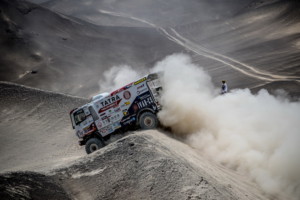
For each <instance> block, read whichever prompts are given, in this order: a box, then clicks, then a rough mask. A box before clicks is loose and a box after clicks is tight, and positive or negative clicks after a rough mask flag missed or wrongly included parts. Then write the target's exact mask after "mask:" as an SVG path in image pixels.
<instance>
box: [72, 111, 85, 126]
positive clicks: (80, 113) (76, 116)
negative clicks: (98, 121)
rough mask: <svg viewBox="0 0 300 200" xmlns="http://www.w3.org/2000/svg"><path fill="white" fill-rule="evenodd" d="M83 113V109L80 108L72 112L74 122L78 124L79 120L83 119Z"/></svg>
mask: <svg viewBox="0 0 300 200" xmlns="http://www.w3.org/2000/svg"><path fill="white" fill-rule="evenodd" d="M85 118H86V117H85V114H84V112H83V109H80V110H78V111H76V112H75V113H74V120H75V124H76V125H78V124H80V123H81V122H83V121H84V120H85Z"/></svg>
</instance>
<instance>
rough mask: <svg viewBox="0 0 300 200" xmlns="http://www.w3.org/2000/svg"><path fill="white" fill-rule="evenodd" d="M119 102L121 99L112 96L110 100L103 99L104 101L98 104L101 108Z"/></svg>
mask: <svg viewBox="0 0 300 200" xmlns="http://www.w3.org/2000/svg"><path fill="white" fill-rule="evenodd" d="M119 100H121V98H120V97H119V96H118V95H116V96H112V97H110V98H107V99H105V101H102V102H100V103H101V105H102V106H107V105H110V104H112V103H115V102H117V101H119Z"/></svg>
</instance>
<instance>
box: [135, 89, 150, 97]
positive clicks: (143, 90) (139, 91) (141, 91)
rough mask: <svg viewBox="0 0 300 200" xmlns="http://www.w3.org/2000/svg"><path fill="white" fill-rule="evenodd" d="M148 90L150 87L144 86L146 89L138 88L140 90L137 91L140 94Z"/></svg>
mask: <svg viewBox="0 0 300 200" xmlns="http://www.w3.org/2000/svg"><path fill="white" fill-rule="evenodd" d="M147 91H148V89H147V88H144V89H142V90H138V91H137V94H138V95H140V94H143V93H144V92H147Z"/></svg>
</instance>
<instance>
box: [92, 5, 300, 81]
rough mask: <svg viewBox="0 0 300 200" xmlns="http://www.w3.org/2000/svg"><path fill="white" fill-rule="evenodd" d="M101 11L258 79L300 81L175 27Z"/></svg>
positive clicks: (295, 77)
mask: <svg viewBox="0 0 300 200" xmlns="http://www.w3.org/2000/svg"><path fill="white" fill-rule="evenodd" d="M98 11H99V12H100V13H102V14H107V15H111V16H116V17H123V18H128V19H132V20H135V21H138V22H142V23H144V24H147V25H148V26H150V27H153V28H155V29H157V30H158V31H159V32H160V33H161V34H162V35H164V36H165V37H167V38H168V39H169V40H171V41H173V42H175V43H177V44H178V45H180V46H182V47H184V48H186V49H188V50H190V51H192V52H194V53H196V54H197V55H199V56H204V57H206V58H209V59H212V60H215V61H218V62H220V63H222V64H224V65H227V66H229V67H231V68H232V69H234V70H237V71H239V72H240V73H242V74H245V75H247V76H250V77H253V78H256V79H260V80H263V81H267V82H272V81H298V82H300V80H299V79H300V77H297V76H283V75H276V74H272V73H269V72H266V71H262V70H258V69H256V68H255V67H253V66H250V65H248V64H245V63H242V62H240V61H238V60H235V59H233V58H230V57H228V56H225V55H222V54H219V53H216V52H213V51H211V50H209V49H207V48H205V47H203V46H201V45H199V44H197V43H195V42H192V41H190V40H188V39H187V38H185V37H183V36H182V35H180V34H179V33H178V32H177V31H176V30H175V29H173V28H167V29H166V28H163V27H159V26H157V25H155V24H153V23H151V22H149V21H147V20H144V19H140V18H137V17H133V16H130V15H127V14H124V13H116V12H112V11H107V10H102V9H99V10H98Z"/></svg>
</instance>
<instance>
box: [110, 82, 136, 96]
mask: <svg viewBox="0 0 300 200" xmlns="http://www.w3.org/2000/svg"><path fill="white" fill-rule="evenodd" d="M131 86H132V83H129V84H128V85H126V86H124V87H122V88H120V89H118V90H115V91H113V92H112V93H111V94H110V95H111V96H114V95H116V94H118V93H120V92H122V91H124V90H127V89H128V88H130V87H131Z"/></svg>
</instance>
